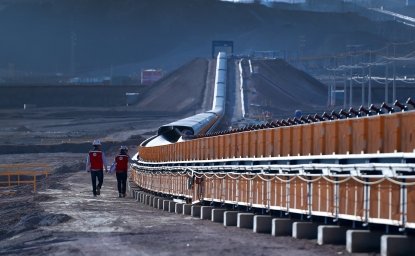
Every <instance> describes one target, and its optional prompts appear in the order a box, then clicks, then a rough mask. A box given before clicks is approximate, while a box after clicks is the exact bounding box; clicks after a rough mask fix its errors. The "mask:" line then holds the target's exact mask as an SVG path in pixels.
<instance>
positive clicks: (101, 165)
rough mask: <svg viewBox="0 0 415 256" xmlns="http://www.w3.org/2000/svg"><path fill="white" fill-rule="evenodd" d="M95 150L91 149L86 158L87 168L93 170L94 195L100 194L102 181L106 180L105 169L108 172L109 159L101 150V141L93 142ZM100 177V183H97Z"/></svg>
mask: <svg viewBox="0 0 415 256" xmlns="http://www.w3.org/2000/svg"><path fill="white" fill-rule="evenodd" d="M92 146H93V147H94V149H93V150H91V151H89V153H88V157H87V159H86V170H87V172H91V181H92V193H93V194H94V196H97V195H100V193H101V187H102V183H103V181H104V170H105V171H106V172H107V171H108V170H107V161H106V159H105V154H104V152H102V150H101V141H99V140H94V142H92ZM97 179H98V185H97Z"/></svg>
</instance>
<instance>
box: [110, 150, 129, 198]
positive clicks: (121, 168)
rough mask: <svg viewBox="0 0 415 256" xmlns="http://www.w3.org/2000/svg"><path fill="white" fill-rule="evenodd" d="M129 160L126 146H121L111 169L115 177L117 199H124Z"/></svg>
mask: <svg viewBox="0 0 415 256" xmlns="http://www.w3.org/2000/svg"><path fill="white" fill-rule="evenodd" d="M129 160H130V157H129V156H128V148H127V147H126V146H121V148H120V153H119V154H118V155H117V156H116V157H115V159H114V163H113V165H112V168H111V169H113V170H114V171H115V175H116V176H117V187H118V197H125V191H126V189H127V175H128V166H129V164H128V163H129Z"/></svg>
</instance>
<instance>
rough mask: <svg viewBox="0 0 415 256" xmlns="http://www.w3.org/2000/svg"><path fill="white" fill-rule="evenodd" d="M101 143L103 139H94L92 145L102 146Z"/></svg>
mask: <svg viewBox="0 0 415 256" xmlns="http://www.w3.org/2000/svg"><path fill="white" fill-rule="evenodd" d="M100 145H101V141H100V140H94V141H93V142H92V146H100Z"/></svg>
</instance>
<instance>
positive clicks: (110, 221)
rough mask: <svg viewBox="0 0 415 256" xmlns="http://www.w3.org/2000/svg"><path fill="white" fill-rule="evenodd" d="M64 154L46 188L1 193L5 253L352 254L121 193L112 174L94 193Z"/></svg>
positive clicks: (77, 163) (0, 239) (73, 158)
mask: <svg viewBox="0 0 415 256" xmlns="http://www.w3.org/2000/svg"><path fill="white" fill-rule="evenodd" d="M59 156H60V157H62V155H59ZM51 157H52V158H53V157H56V155H54V156H51ZM0 159H4V155H3V156H2V157H0ZM26 159H30V156H28V155H26ZM65 159H67V160H66V161H67V162H65V161H63V163H62V165H61V166H60V168H57V169H55V170H56V171H55V173H54V174H53V175H52V176H51V178H50V181H49V185H48V188H47V189H44V190H42V191H40V192H39V193H37V194H35V195H33V194H31V193H30V192H28V191H27V190H26V191H25V193H17V194H15V195H14V196H2V197H0V205H1V207H0V215H1V216H2V218H1V219H2V220H1V223H0V224H1V226H2V227H3V228H2V229H1V233H0V234H1V236H0V255H41V254H47V255H114V254H121V255H218V254H220V255H242V254H247V255H319V256H324V255H348V253H347V252H346V251H345V247H344V246H326V245H325V246H319V245H317V243H316V241H315V240H296V239H294V238H291V237H272V236H271V235H267V234H256V233H253V232H252V230H248V229H239V228H237V227H224V226H223V225H221V224H218V223H213V222H211V221H209V220H200V219H197V218H193V217H190V216H185V215H177V214H174V213H168V212H164V211H161V210H157V209H154V208H152V207H149V206H146V205H143V204H140V203H137V202H136V201H135V200H134V199H133V198H131V197H127V198H118V197H117V195H118V194H117V192H116V181H115V177H114V176H113V175H105V178H104V186H103V189H102V190H101V191H102V192H101V196H99V197H97V198H94V197H93V196H92V192H91V185H90V176H89V174H88V173H86V172H85V171H84V170H83V169H84V165H83V163H82V161H81V160H80V154H67V155H66V158H65ZM77 159H78V160H77Z"/></svg>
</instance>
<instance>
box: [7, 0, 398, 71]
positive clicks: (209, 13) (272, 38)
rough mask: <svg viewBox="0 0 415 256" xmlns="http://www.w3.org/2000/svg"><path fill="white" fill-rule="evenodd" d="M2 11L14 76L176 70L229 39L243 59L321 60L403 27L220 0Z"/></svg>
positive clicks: (78, 2) (98, 1)
mask: <svg viewBox="0 0 415 256" xmlns="http://www.w3.org/2000/svg"><path fill="white" fill-rule="evenodd" d="M0 7H1V8H0V31H2V36H1V38H0V45H1V47H0V71H1V70H3V73H7V74H10V73H17V72H18V71H19V72H23V73H27V74H29V75H30V74H33V73H42V72H43V73H52V74H55V73H64V74H69V73H71V72H72V73H73V74H78V75H83V74H88V73H91V72H92V71H94V72H93V74H94V75H98V74H99V75H109V73H110V72H112V74H114V75H121V74H122V75H131V74H135V75H136V74H137V72H138V71H139V70H140V69H141V68H149V67H159V68H163V69H165V70H168V71H171V70H172V69H175V68H177V67H178V66H180V65H182V64H183V63H185V62H187V61H190V60H191V59H193V58H194V57H209V56H210V47H211V41H212V40H221V39H224V40H233V41H234V42H235V53H237V54H241V53H242V54H246V53H249V52H250V51H252V50H281V51H284V52H285V53H286V54H287V55H296V54H298V52H299V51H301V52H302V53H303V54H313V55H318V54H323V53H329V52H333V51H344V50H346V45H348V44H362V45H365V46H367V47H371V48H377V47H379V46H380V45H383V44H384V43H386V42H388V41H389V39H388V38H385V36H388V34H389V33H386V32H389V31H394V30H397V27H396V26H399V25H397V24H392V23H387V22H386V23H382V22H379V23H376V22H372V21H369V20H368V19H366V18H363V17H360V16H358V15H357V14H353V13H320V12H310V11H298V10H287V9H279V8H277V7H276V8H268V7H266V6H263V5H257V4H233V3H228V2H220V1H215V0H174V1H165V0H140V1H131V0H120V1H113V0H59V1H58V0H32V1H27V0H17V1H3V2H2V3H1V4H0ZM363 34H364V35H365V36H364V37H363V36H362V35H363ZM395 39H399V38H395ZM0 73H1V72H0Z"/></svg>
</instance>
